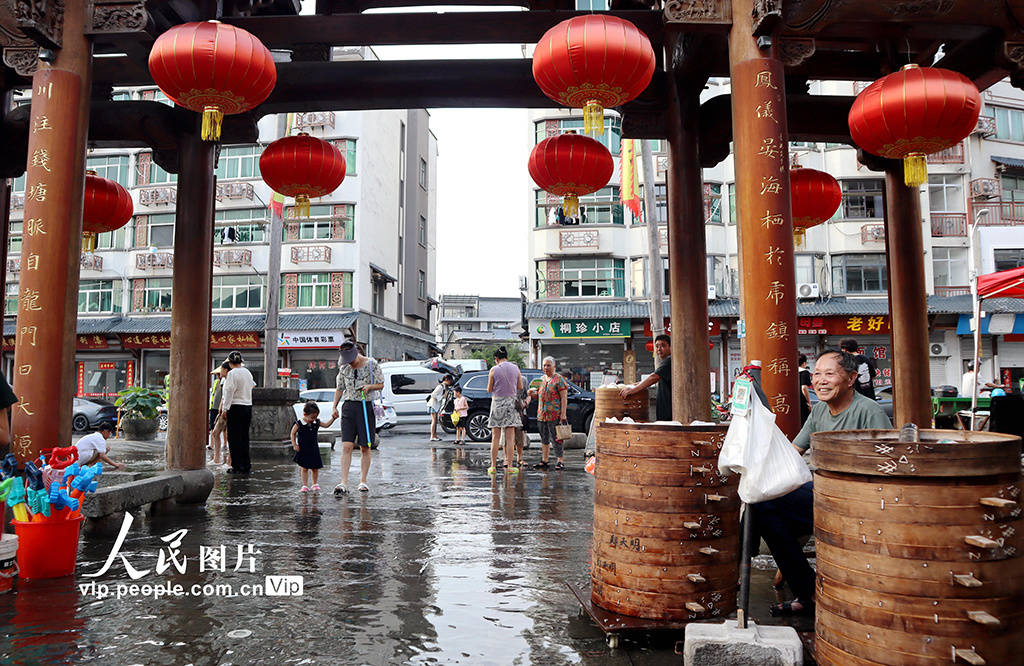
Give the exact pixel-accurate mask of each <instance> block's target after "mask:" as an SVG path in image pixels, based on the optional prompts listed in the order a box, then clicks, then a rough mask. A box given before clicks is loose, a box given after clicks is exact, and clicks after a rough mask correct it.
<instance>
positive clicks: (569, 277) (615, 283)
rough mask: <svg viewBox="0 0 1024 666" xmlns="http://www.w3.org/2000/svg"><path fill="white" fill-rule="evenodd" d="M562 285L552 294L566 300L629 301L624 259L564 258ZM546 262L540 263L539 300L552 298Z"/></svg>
mask: <svg viewBox="0 0 1024 666" xmlns="http://www.w3.org/2000/svg"><path fill="white" fill-rule="evenodd" d="M558 263H559V264H560V266H559V272H558V282H559V284H558V285H557V287H556V285H551V286H552V287H554V289H552V290H551V291H552V294H554V295H555V296H557V295H561V296H565V297H578V296H611V297H617V298H625V296H626V268H625V260H624V259H590V258H580V259H563V260H561V262H558ZM547 264H548V262H546V261H538V262H537V298H548V295H547V294H548V285H547V279H548V271H547Z"/></svg>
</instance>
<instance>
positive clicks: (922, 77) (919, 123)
mask: <svg viewBox="0 0 1024 666" xmlns="http://www.w3.org/2000/svg"><path fill="white" fill-rule="evenodd" d="M980 112H981V95H979V94H978V89H977V88H976V87H975V86H974V84H973V83H971V81H970V80H969V79H968V78H967V77H965V76H964V75H963V74H960V73H959V72H953V71H950V70H948V69H938V68H935V67H918V66H917V65H906V66H905V67H904V68H903V69H901V70H900V71H898V72H894V73H893V74H889V75H888V76H884V77H882V78H880V79H878V80H877V81H875V82H874V83H872V84H871V85H870V86H868V87H867V88H865V89H864V91H863V92H861V94H859V95H857V99H855V100H854V102H853V106H852V107H851V108H850V116H849V124H850V136H851V137H852V138H853V140H854V142H855V143H856V144H857V145H858V146H860V147H861V148H863V149H864V150H866V151H867V152H869V153H872V154H874V155H880V156H881V157H888V158H891V159H902V160H903V182H904V183H906V184H907V185H909V186H911V187H917V186H919V185H921V184H922V183H925V182H927V180H928V171H927V163H926V162H925V155H928V154H930V153H934V152H938V151H940V150H944V149H946V148H949V147H950V146H954V145H956V144H957V143H959V142H961V141H963V139H964V137H966V136H968V135H969V134H970V133H971V132H972V131H973V130H974V126H975V125H976V124H977V122H978V114H979V113H980Z"/></svg>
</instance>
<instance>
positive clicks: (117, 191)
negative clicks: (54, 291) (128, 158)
mask: <svg viewBox="0 0 1024 666" xmlns="http://www.w3.org/2000/svg"><path fill="white" fill-rule="evenodd" d="M134 212H135V208H134V206H133V205H132V195H130V194H128V190H126V189H125V188H123V187H121V186H120V185H118V184H117V183H115V182H114V181H112V180H108V179H106V178H100V177H99V176H97V175H95V173H94V172H91V171H90V172H88V173H87V174H86V176H85V201H84V205H83V206H82V250H83V251H85V252H93V251H94V250H95V249H96V235H97V234H103V233H106V232H108V231H116V230H117V229H120V228H121V227H123V226H124V225H126V224H128V221H129V220H131V219H132V213H134Z"/></svg>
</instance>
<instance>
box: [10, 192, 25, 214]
mask: <svg viewBox="0 0 1024 666" xmlns="http://www.w3.org/2000/svg"><path fill="white" fill-rule="evenodd" d="M24 207H25V195H24V194H12V195H11V208H13V209H15V210H20V209H22V208H24Z"/></svg>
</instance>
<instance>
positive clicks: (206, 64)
mask: <svg viewBox="0 0 1024 666" xmlns="http://www.w3.org/2000/svg"><path fill="white" fill-rule="evenodd" d="M149 73H150V74H152V76H153V80H154V81H156V84H157V85H158V86H160V90H162V91H163V93H164V94H165V95H167V96H168V97H169V98H171V99H172V100H174V103H175V104H178V105H179V106H183V107H185V108H186V109H191V110H192V111H196V112H198V113H202V114H203V128H202V138H203V140H204V141H216V140H218V139H220V126H221V122H222V121H223V119H224V116H225V115H232V114H235V113H244V112H246V111H249V110H250V109H252V108H254V107H256V106H257V105H258V104H260V103H261V102H263V100H265V99H266V98H267V96H268V95H270V91H271V90H273V89H274V84H275V83H277V68H276V67H275V66H274V59H273V57H271V55H270V51H269V50H268V49H267V47H266V46H264V45H263V43H262V42H261V41H260V40H258V39H256V37H254V36H253V35H252V34H250V33H248V32H246V31H245V30H242V29H241V28H236V27H235V26H232V25H228V24H226V23H220V22H219V21H203V22H197V23H183V24H181V25H176V26H174V27H173V28H171V29H170V30H168V31H167V32H165V33H163V34H162V35H160V36H159V37H157V38H156V41H155V42H154V43H153V49H152V50H151V51H150V52H149Z"/></svg>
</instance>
